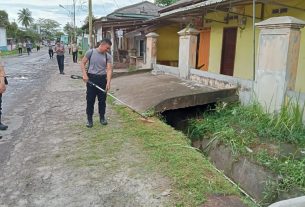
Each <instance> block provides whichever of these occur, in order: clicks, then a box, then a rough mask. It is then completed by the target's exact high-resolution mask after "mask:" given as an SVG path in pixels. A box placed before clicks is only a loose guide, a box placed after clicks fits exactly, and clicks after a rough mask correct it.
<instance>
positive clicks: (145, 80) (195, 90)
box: [111, 73, 238, 113]
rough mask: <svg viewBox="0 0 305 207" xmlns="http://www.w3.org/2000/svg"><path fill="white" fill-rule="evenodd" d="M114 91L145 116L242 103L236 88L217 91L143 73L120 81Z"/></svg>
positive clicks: (113, 86)
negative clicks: (219, 104)
mask: <svg viewBox="0 0 305 207" xmlns="http://www.w3.org/2000/svg"><path fill="white" fill-rule="evenodd" d="M111 87H112V89H111V91H112V92H113V93H114V95H115V96H116V97H118V98H119V99H120V100H122V101H124V102H125V103H127V104H128V105H130V106H131V107H133V108H134V109H135V110H137V111H138V112H141V113H142V112H145V111H147V110H154V111H155V112H163V111H166V110H172V109H179V108H187V107H191V106H198V105H204V104H209V103H214V102H217V101H234V100H238V96H237V95H236V88H231V89H215V88H211V87H207V86H203V85H199V84H196V83H194V82H192V81H187V80H181V79H179V78H177V77H175V76H171V75H164V74H162V75H153V74H151V73H140V74H133V75H128V76H122V77H116V78H114V79H113V80H112V84H111Z"/></svg>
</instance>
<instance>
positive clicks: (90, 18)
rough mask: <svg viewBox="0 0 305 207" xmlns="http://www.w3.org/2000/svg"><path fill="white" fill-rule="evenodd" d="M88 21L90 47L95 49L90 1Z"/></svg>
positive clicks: (90, 0) (90, 3)
mask: <svg viewBox="0 0 305 207" xmlns="http://www.w3.org/2000/svg"><path fill="white" fill-rule="evenodd" d="M88 21H89V46H90V48H93V40H92V0H89V15H88Z"/></svg>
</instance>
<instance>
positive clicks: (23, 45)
mask: <svg viewBox="0 0 305 207" xmlns="http://www.w3.org/2000/svg"><path fill="white" fill-rule="evenodd" d="M17 48H18V54H19V55H22V52H23V48H26V52H27V53H28V55H30V54H31V52H32V49H33V44H32V43H31V41H30V40H27V41H26V42H25V43H22V42H21V41H20V42H18V43H17ZM36 49H37V52H38V51H39V50H40V43H36Z"/></svg>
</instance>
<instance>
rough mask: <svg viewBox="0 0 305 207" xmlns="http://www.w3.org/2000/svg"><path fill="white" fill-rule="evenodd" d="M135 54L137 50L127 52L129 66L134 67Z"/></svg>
mask: <svg viewBox="0 0 305 207" xmlns="http://www.w3.org/2000/svg"><path fill="white" fill-rule="evenodd" d="M136 53H137V50H136V49H134V48H133V49H130V50H128V56H129V63H130V64H131V65H136V59H135V57H136Z"/></svg>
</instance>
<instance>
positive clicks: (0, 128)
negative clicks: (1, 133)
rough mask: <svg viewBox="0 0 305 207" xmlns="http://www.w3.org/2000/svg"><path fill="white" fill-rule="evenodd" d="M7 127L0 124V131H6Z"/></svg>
mask: <svg viewBox="0 0 305 207" xmlns="http://www.w3.org/2000/svg"><path fill="white" fill-rule="evenodd" d="M7 128H8V126H6V125H4V124H2V123H0V130H7Z"/></svg>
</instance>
